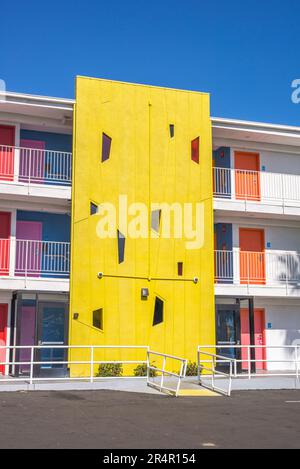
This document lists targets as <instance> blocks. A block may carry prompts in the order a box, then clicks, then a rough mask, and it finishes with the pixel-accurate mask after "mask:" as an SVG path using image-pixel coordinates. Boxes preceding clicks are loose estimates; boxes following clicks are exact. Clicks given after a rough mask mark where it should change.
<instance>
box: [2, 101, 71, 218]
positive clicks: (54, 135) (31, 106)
mask: <svg viewBox="0 0 300 469" xmlns="http://www.w3.org/2000/svg"><path fill="white" fill-rule="evenodd" d="M73 106H74V101H73V100H70V99H62V98H53V97H47V96H35V95H27V94H21V93H10V92H3V93H1V92H0V204H1V205H2V206H3V208H12V207H14V208H22V209H28V207H29V206H33V205H35V209H37V210H41V209H43V210H48V209H49V210H50V211H51V210H57V211H61V212H63V213H65V212H69V211H70V199H71V171H72V168H71V165H72V154H71V151H72V127H73ZM28 204H29V205H28Z"/></svg>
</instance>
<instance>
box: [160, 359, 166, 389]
mask: <svg viewBox="0 0 300 469" xmlns="http://www.w3.org/2000/svg"><path fill="white" fill-rule="evenodd" d="M166 361H167V359H166V357H165V356H164V359H163V366H162V373H161V380H160V388H161V389H162V388H163V385H164V377H165V369H166Z"/></svg>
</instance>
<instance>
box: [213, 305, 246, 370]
mask: <svg viewBox="0 0 300 469" xmlns="http://www.w3.org/2000/svg"><path fill="white" fill-rule="evenodd" d="M216 323H217V324H216V330H217V345H218V346H220V348H218V349H217V353H218V355H222V356H223V357H228V358H234V359H237V360H240V357H241V351H240V349H239V348H236V347H234V346H235V345H240V344H241V326H240V306H239V304H236V305H234V304H233V305H217V312H216ZM222 346H224V347H222ZM228 366H229V365H228V364H226V363H225V364H224V365H219V368H224V367H226V368H228ZM239 368H240V363H238V369H239Z"/></svg>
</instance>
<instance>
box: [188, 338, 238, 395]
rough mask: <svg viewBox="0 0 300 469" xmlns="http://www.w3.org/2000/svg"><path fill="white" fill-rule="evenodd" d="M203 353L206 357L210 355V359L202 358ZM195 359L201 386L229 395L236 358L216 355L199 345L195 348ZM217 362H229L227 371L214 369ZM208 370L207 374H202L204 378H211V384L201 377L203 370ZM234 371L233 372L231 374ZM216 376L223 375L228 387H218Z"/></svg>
mask: <svg viewBox="0 0 300 469" xmlns="http://www.w3.org/2000/svg"><path fill="white" fill-rule="evenodd" d="M202 355H204V356H206V357H210V360H202V359H201V356H202ZM197 359H198V382H199V384H200V385H201V386H202V387H203V388H208V389H211V390H212V391H216V392H218V393H220V394H224V395H225V396H228V397H230V396H231V389H232V378H233V376H235V375H236V360H234V359H232V358H228V357H224V356H222V355H218V354H216V353H209V352H205V351H203V350H201V348H200V347H198V349H197ZM204 363H208V364H210V366H205V365H204ZM218 363H228V364H229V372H228V373H226V372H225V371H220V370H217V369H216V365H217V364H218ZM205 371H206V372H208V374H206V375H204V376H206V378H208V377H210V378H211V385H209V383H207V380H206V381H205V380H204V378H203V372H205ZM233 371H234V374H233ZM217 377H223V378H224V377H225V378H228V387H227V389H223V388H220V387H219V386H216V378H217Z"/></svg>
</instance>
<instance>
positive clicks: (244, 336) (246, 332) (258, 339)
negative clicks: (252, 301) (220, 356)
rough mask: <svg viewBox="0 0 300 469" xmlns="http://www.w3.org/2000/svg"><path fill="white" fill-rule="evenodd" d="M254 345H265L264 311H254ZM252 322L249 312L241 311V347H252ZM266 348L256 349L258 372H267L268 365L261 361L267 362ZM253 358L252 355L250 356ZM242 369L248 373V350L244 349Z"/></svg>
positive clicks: (246, 310)
mask: <svg viewBox="0 0 300 469" xmlns="http://www.w3.org/2000/svg"><path fill="white" fill-rule="evenodd" d="M254 336H255V339H254V344H255V345H265V344H266V341H265V311H264V310H263V309H255V310H254ZM250 343H251V341H250V322H249V310H248V309H241V345H250ZM265 357H266V350H265V348H257V349H255V360H256V362H255V366H256V370H265V369H266V363H265V362H262V361H260V360H265ZM250 358H251V355H250ZM242 360H243V361H242V369H243V370H247V371H248V363H249V362H248V349H247V348H242Z"/></svg>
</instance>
